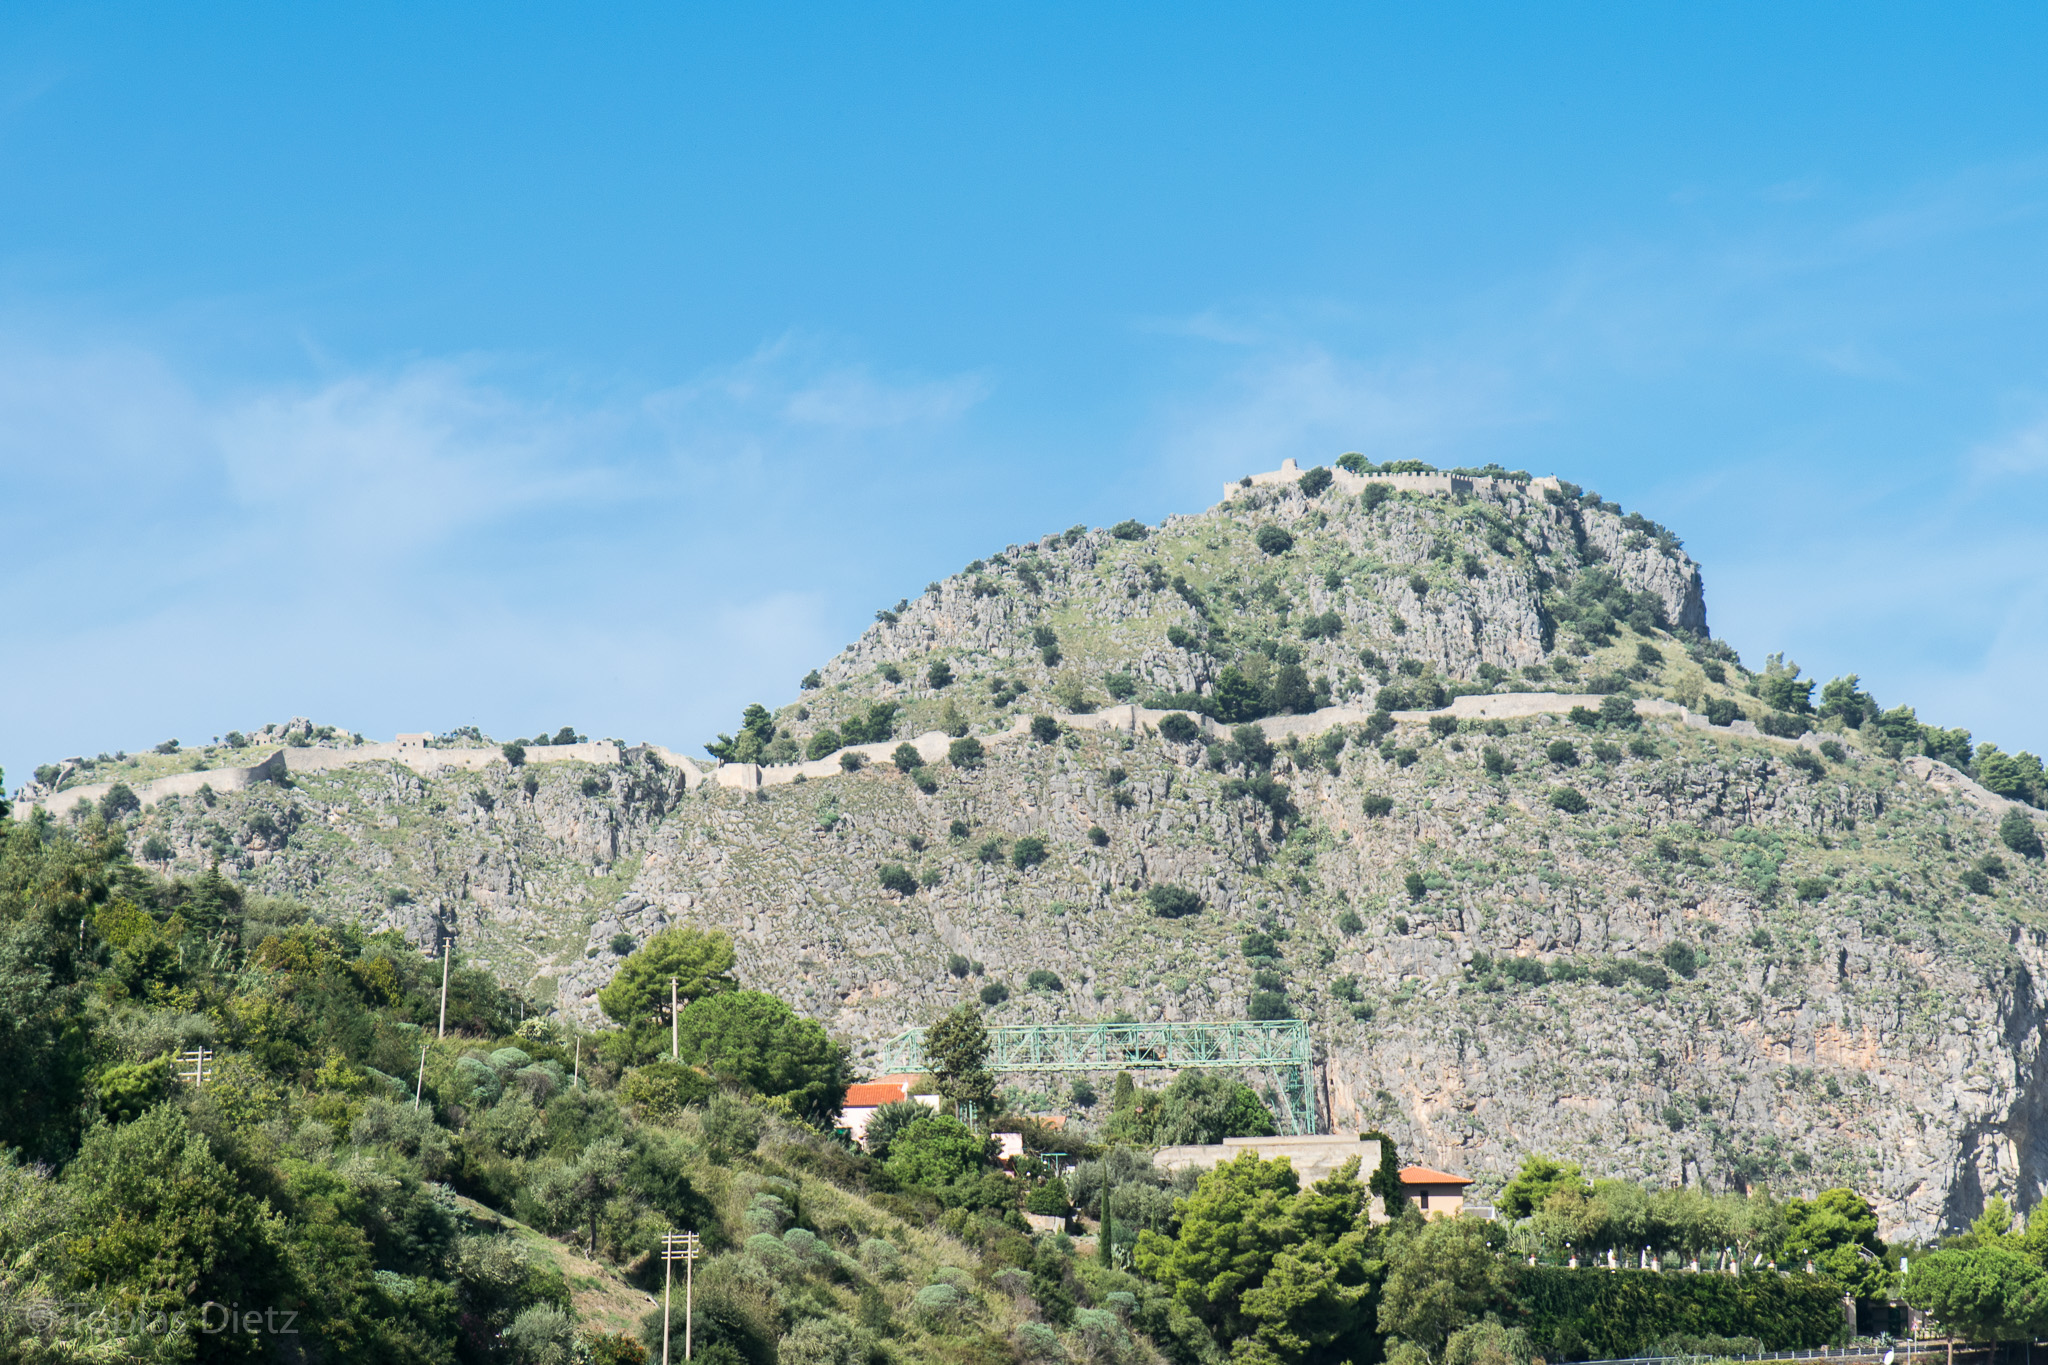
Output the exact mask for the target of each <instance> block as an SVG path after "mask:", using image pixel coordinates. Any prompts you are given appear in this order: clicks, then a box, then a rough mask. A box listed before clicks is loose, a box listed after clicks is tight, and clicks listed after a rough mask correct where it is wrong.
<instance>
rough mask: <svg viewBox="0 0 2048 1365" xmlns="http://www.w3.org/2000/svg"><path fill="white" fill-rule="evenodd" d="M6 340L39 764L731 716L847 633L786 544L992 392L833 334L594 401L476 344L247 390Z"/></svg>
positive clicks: (12, 758) (6, 401) (25, 727)
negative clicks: (182, 745)
mask: <svg viewBox="0 0 2048 1365" xmlns="http://www.w3.org/2000/svg"><path fill="white" fill-rule="evenodd" d="M0 358H4V362H5V363H0V535H4V536H5V537H6V543H7V544H8V546H9V552H10V553H9V563H10V572H11V575H12V578H13V582H14V584H15V587H16V589H17V595H16V599H15V600H16V607H15V609H14V610H12V611H11V612H10V619H9V626H8V631H7V647H8V654H9V658H10V660H11V661H13V662H15V663H16V665H17V666H16V667H14V668H13V669H11V670H10V673H9V675H8V676H6V677H4V678H0V714H4V715H5V716H6V717H7V718H8V723H7V725H6V726H5V727H4V733H0V747H4V750H5V752H0V762H4V763H6V764H7V765H8V766H10V767H12V768H13V769H14V772H15V775H16V777H17V779H18V778H19V776H20V774H21V772H22V771H23V767H22V765H23V764H25V763H32V762H38V761H43V760H46V759H48V758H49V757H52V756H56V755H57V754H59V753H60V752H62V753H72V752H77V751H79V750H81V749H85V750H96V749H98V748H101V747H113V746H115V745H124V746H128V747H133V746H134V745H136V744H138V743H142V742H145V737H149V739H148V741H147V742H154V740H155V739H160V738H163V737H164V736H165V735H169V734H173V733H182V734H186V735H188V736H189V735H192V734H197V733H201V732H203V733H207V734H211V733H218V732H221V731H223V730H225V729H226V728H229V727H230V726H241V727H244V728H246V727H247V726H248V725H250V724H252V723H260V720H259V718H268V719H278V718H281V717H282V716H285V715H288V714H293V713H309V712H311V711H313V710H314V709H315V708H318V710H319V713H320V714H321V715H323V717H324V718H326V719H329V720H332V721H334V722H336V723H341V724H349V725H354V726H358V727H362V728H366V729H372V730H374V729H376V728H377V727H378V726H380V725H382V726H385V727H386V728H390V727H394V726H395V727H398V728H412V727H414V726H418V725H431V726H435V727H437V728H446V727H448V726H451V725H454V724H460V723H470V722H475V723H482V724H485V725H487V726H491V727H493V728H506V729H513V728H519V727H529V728H530V726H531V725H532V724H534V723H536V722H537V720H538V719H540V718H546V717H549V716H553V717H556V718H557V719H555V720H554V721H551V724H560V723H562V721H564V720H571V719H573V720H575V723H577V724H579V725H582V726H584V727H585V728H586V729H589V728H593V727H600V726H601V727H603V728H604V730H605V732H607V733H616V734H631V735H635V736H641V737H649V738H655V739H660V740H663V741H664V742H668V743H674V744H688V743H691V742H693V740H694V738H695V737H698V736H708V734H709V733H710V731H711V729H712V728H714V727H715V726H716V725H717V724H720V723H723V724H726V725H727V727H728V728H729V726H730V720H729V713H735V712H736V711H737V709H738V707H739V705H741V704H742V703H743V702H744V701H745V700H749V699H753V698H757V697H760V698H770V699H772V698H774V697H777V696H781V695H786V694H788V693H789V692H791V691H792V690H793V687H794V683H795V680H796V679H797V678H798V677H800V676H801V675H802V673H803V672H804V671H805V670H806V669H808V668H810V667H812V666H814V665H815V664H816V663H817V662H819V661H820V660H821V659H822V658H823V657H825V656H827V655H828V654H829V653H830V652H831V651H832V650H833V649H836V648H837V647H838V645H839V643H841V642H840V641H838V640H836V639H834V638H832V635H833V634H834V632H833V631H832V630H831V629H830V627H829V625H828V622H829V620H830V619H831V618H832V616H833V614H834V610H835V606H834V601H833V597H832V594H831V593H828V592H826V591H823V590H820V589H818V588H817V587H815V586H812V585H813V584H815V583H817V582H818V581H820V579H819V576H818V575H815V574H813V573H811V572H810V571H809V569H808V567H807V564H806V562H805V560H804V557H802V556H795V557H792V556H790V555H788V554H786V553H784V554H775V553H772V552H770V546H771V545H772V544H776V543H783V544H787V543H789V542H791V541H792V540H795V541H802V542H803V543H807V544H808V543H817V544H825V542H824V541H823V540H822V539H820V538H819V537H818V536H816V535H815V534H810V535H806V534H805V532H806V529H807V528H812V527H814V526H815V525H816V524H817V523H818V522H820V521H821V520H827V519H832V520H836V519H838V518H839V517H840V516H841V515H842V514H843V510H844V509H845V508H847V507H860V506H863V505H864V500H865V499H867V498H870V497H872V496H880V494H879V493H878V492H876V491H875V490H873V489H872V488H871V487H870V485H871V484H872V483H873V482H874V477H873V476H874V461H871V460H869V459H866V458H864V455H865V454H870V453H871V454H874V455H876V457H877V458H878V459H880V458H883V457H886V458H889V459H906V458H915V457H916V454H917V452H919V451H921V450H923V449H925V448H926V446H925V442H927V441H929V440H941V439H945V437H946V433H948V432H949V431H951V430H952V428H953V426H954V425H955V424H956V423H957V422H958V421H959V420H960V419H961V417H962V416H963V415H964V414H966V413H967V412H969V411H970V410H971V409H972V408H973V407H974V405H975V404H977V403H979V402H980V401H981V399H982V398H983V397H984V396H985V395H986V393H987V392H988V391H989V388H990V383H989V381H988V379H987V378H986V377H984V376H979V375H966V376H957V377H950V378H937V379H934V378H930V377H927V376H919V375H888V376H885V375H883V374H882V373H880V372H879V371H878V370H877V369H876V368H875V367H873V366H871V365H869V364H867V363H865V362H864V361H862V360H861V359H859V358H849V357H848V356H847V354H846V350H845V348H843V347H840V348H834V347H831V346H827V345H825V344H823V343H821V342H818V341H815V340H805V341H803V342H802V343H801V344H794V343H792V344H781V345H773V346H770V347H765V348H763V350H762V351H761V352H759V353H757V354H756V355H754V356H751V357H749V358H747V359H746V360H743V361H741V362H738V363H736V364H734V365H730V366H724V367H718V368H716V369H713V370H710V371H707V372H706V373H704V374H701V375H697V376H693V377H692V378H691V379H689V380H688V381H686V382H684V383H682V384H679V385H675V386H671V387H669V388H666V389H662V390H659V391H654V392H650V393H644V394H623V395H621V394H599V395H595V396H592V395H582V394H576V393H573V392H572V393H569V394H567V395H566V396H564V395H562V394H559V393H557V394H554V395H553V396H547V397H537V396H534V389H535V387H536V386H535V385H534V384H533V383H532V382H531V378H532V377H531V376H530V375H524V374H522V375H520V376H517V377H516V378H513V377H508V373H507V372H506V371H505V370H503V369H501V368H500V367H496V366H494V365H492V364H491V363H490V362H489V361H488V360H486V359H483V358H470V359H465V360H436V361H424V362H417V363H413V364H407V365H398V366H390V367H382V368H367V369H357V370H349V371H342V372H334V373H328V374H324V375H318V376H314V377H312V378H309V379H303V380H299V381H295V382H288V383H278V384H273V385H269V386H266V387H262V388H258V389H245V390H240V391H235V392H227V393H220V392H209V391H208V390H207V389H205V388H204V387H203V386H202V385H200V384H198V383H195V382H193V381H192V380H190V379H188V378H187V377H185V376H184V375H182V374H180V373H179V371H178V370H177V368H176V367H175V366H173V365H172V364H170V363H168V362H166V361H165V360H163V359H162V358H160V357H158V356H157V355H155V354H153V353H152V352H151V351H149V350H148V349H147V348H142V347H136V346H132V345H120V344H111V345H98V346H94V345H81V344H69V343H67V344H62V345H60V344H55V343H45V342H39V339H38V338H37V337H35V336H31V335H26V334H23V333H20V332H17V333H15V334H13V335H11V336H0ZM912 434H915V439H907V438H909V437H911V436H912ZM899 447H900V448H899ZM736 471H738V472H736ZM799 471H800V472H799ZM736 477H744V478H745V479H746V480H749V481H750V483H749V486H748V490H747V492H746V494H745V495H743V496H735V494H734V491H733V490H734V483H733V480H734V479H735V478H736ZM825 552H826V553H831V551H830V550H829V549H828V550H827V551H825ZM860 578H861V575H860V574H859V573H842V574H838V575H834V576H832V577H831V578H830V581H831V582H832V583H834V584H835V586H836V587H837V588H838V589H839V590H840V591H843V590H844V589H845V588H846V587H847V586H848V585H849V584H857V583H858V582H859V581H860ZM838 609H840V610H843V604H842V605H841V606H840V607H839V608H838ZM861 614H862V615H863V616H864V615H865V613H864V612H863V613H861ZM26 660H35V661H37V663H36V665H35V666H34V667H23V666H19V665H20V664H21V663H22V662H23V661H26Z"/></svg>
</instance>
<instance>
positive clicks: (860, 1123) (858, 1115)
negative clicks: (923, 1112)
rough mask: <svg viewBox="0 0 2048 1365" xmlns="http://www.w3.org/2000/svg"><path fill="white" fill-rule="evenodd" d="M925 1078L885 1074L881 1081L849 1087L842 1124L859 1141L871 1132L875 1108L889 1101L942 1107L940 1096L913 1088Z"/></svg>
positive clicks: (864, 1082) (931, 1107)
mask: <svg viewBox="0 0 2048 1365" xmlns="http://www.w3.org/2000/svg"><path fill="white" fill-rule="evenodd" d="M922 1079H924V1078H923V1077H921V1076H915V1075H905V1076H883V1077H881V1078H880V1079H879V1080H872V1081H861V1082H860V1083H858V1084H856V1085H849V1086H847V1087H846V1098H845V1100H844V1101H842V1103H841V1105H840V1110H839V1126H840V1127H841V1128H844V1129H845V1130H846V1132H847V1135H848V1136H850V1137H851V1138H852V1139H853V1140H854V1141H855V1142H859V1141H860V1140H861V1139H862V1138H863V1137H864V1136H866V1134H867V1131H868V1120H869V1119H871V1118H873V1117H874V1116H875V1111H876V1110H877V1109H880V1108H881V1107H882V1106H883V1105H885V1104H901V1103H903V1102H904V1101H905V1100H911V1101H914V1102H915V1103H918V1104H922V1105H924V1106H925V1107H926V1108H928V1109H933V1110H936V1109H937V1108H938V1107H939V1097H938V1096H937V1095H913V1094H911V1093H910V1087H911V1086H913V1085H915V1084H917V1083H918V1082H919V1081H920V1080H922Z"/></svg>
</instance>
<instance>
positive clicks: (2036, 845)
mask: <svg viewBox="0 0 2048 1365" xmlns="http://www.w3.org/2000/svg"><path fill="white" fill-rule="evenodd" d="M1998 841H1999V842H2000V843H2002V844H2004V845H2005V846H2006V847H2007V848H2009V849H2011V850H2012V851H2013V852H2015V853H2017V854H2019V855H2020V856H2021V857H2022V858H2039V857H2040V856H2041V831H2040V830H2039V829H2037V828H2036V827H2035V825H2034V821H2033V819H2032V818H2031V817H2030V816H2029V815H2028V814H2027V813H2026V812H2025V811H2023V810H2019V809H2017V808H2015V809H2012V810H2008V811H2007V812H2006V813H2005V814H2004V815H2003V816H2002V817H2000V819H1999V821H1998Z"/></svg>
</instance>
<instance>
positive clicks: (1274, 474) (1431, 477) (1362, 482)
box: [1223, 459, 1558, 502]
mask: <svg viewBox="0 0 2048 1365" xmlns="http://www.w3.org/2000/svg"><path fill="white" fill-rule="evenodd" d="M1329 470H1330V475H1331V477H1332V478H1334V479H1335V480H1336V484H1335V487H1336V489H1337V491H1338V492H1340V493H1363V492H1364V491H1365V486H1366V485H1367V484H1369V483H1383V484H1387V485H1388V486H1390V487H1392V488H1395V489H1398V490H1400V491H1403V492H1408V493H1445V494H1448V493H1491V494H1499V493H1521V492H1524V491H1525V490H1528V489H1531V488H1535V489H1544V488H1556V487H1557V486H1558V482H1557V480H1556V478H1554V477H1549V476H1546V477H1544V478H1541V479H1529V480H1526V481H1524V480H1522V479H1496V478H1488V477H1486V476H1484V475H1479V474H1354V473H1352V472H1351V471H1350V470H1348V469H1339V468H1338V467H1337V466H1335V465H1331V466H1329ZM1307 472H1308V471H1307V470H1305V469H1303V468H1302V467H1301V466H1300V465H1299V464H1297V463H1296V462H1295V461H1293V460H1291V459H1289V460H1282V461H1281V462H1280V467H1279V468H1278V469H1269V470H1267V471H1266V472H1265V473H1263V474H1254V475H1252V476H1251V486H1252V487H1253V488H1270V487H1273V486H1275V485H1278V484H1289V483H1298V482H1299V481H1300V479H1301V476H1302V475H1303V474H1305V473H1307ZM1244 491H1245V485H1244V483H1242V482H1239V483H1226V484H1224V485H1223V498H1224V501H1226V502H1227V501H1229V500H1230V499H1231V498H1234V497H1236V496H1238V495H1239V494H1241V493H1243V492H1244Z"/></svg>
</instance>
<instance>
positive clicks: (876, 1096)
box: [846, 1080, 908, 1109]
mask: <svg viewBox="0 0 2048 1365" xmlns="http://www.w3.org/2000/svg"><path fill="white" fill-rule="evenodd" d="M907 1095H908V1087H907V1084H906V1082H904V1081H900V1080H895V1081H868V1082H865V1083H864V1084H861V1085H849V1086H847V1087H846V1105H847V1107H848V1108H852V1109H864V1108H867V1107H869V1106H874V1107H876V1108H880V1107H881V1106H882V1105H885V1104H895V1103H897V1102H899V1101H901V1100H903V1099H905V1098H907Z"/></svg>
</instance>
